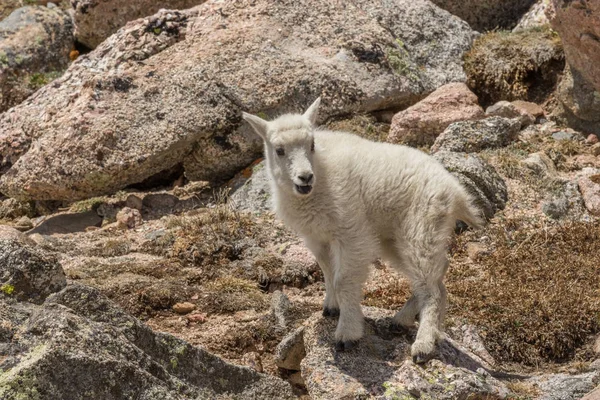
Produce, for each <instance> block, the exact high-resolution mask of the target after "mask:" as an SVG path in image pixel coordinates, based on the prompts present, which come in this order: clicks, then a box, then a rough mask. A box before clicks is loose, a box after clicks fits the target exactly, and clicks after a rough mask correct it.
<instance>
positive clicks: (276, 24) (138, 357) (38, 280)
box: [0, 0, 600, 400]
mask: <svg viewBox="0 0 600 400" xmlns="http://www.w3.org/2000/svg"><path fill="white" fill-rule="evenodd" d="M13 3H14V4H13ZM24 3H26V4H23V3H21V2H19V1H16V2H12V3H11V2H7V3H6V5H4V3H3V6H2V8H0V13H1V14H0V15H1V16H2V17H4V18H5V19H4V20H3V21H2V22H0V89H1V95H0V111H3V112H1V113H0V302H2V305H1V307H0V398H2V399H5V398H6V399H23V398H26V399H47V398H63V399H83V398H106V399H125V398H140V399H171V398H172V399H192V398H194V399H196V398H202V399H204V398H240V399H246V398H256V399H275V398H314V399H329V398H380V399H475V398H477V399H478V398H481V399H549V400H550V399H552V400H554V399H556V400H570V399H573V400H575V399H581V398H585V399H586V400H590V399H596V398H598V395H599V392H598V390H599V389H597V387H598V385H600V292H599V288H600V264H599V263H598V261H597V256H596V253H597V249H598V248H599V247H598V246H599V245H600V143H599V140H598V136H597V134H598V133H600V125H598V124H597V115H600V114H598V113H596V112H595V111H597V108H598V104H597V102H596V101H595V100H594V99H595V94H596V93H597V92H596V91H598V90H600V83H599V82H598V81H597V77H596V76H595V75H594V71H590V70H589V69H587V68H582V63H583V62H584V61H585V60H589V59H590V57H594V56H596V55H597V54H598V53H597V52H595V51H594V49H595V47H594V46H596V45H597V44H596V42H594V41H593V40H592V39H593V37H595V36H594V33H593V32H594V29H600V28H599V26H600V25H598V24H597V19H598V18H599V16H598V11H597V10H596V9H595V8H594V7H595V6H594V5H593V4H592V3H591V2H585V1H583V2H579V3H581V4H579V3H577V4H578V6H577V7H575V6H574V5H573V4H571V3H569V2H562V1H559V0H554V1H551V2H549V1H540V2H538V3H535V4H532V3H533V2H532V1H529V2H520V3H519V4H518V5H517V4H516V3H518V2H512V3H515V5H514V6H511V7H509V6H508V5H507V4H504V3H503V2H496V1H492V0H489V1H486V2H483V3H485V7H483V6H482V4H483V3H481V4H480V2H477V4H475V3H474V4H471V5H470V6H468V7H467V6H466V5H465V7H464V8H457V7H456V5H454V4H453V3H452V4H450V2H448V4H446V3H445V2H443V1H433V2H429V1H428V0H419V1H416V2H415V1H411V2H408V1H404V0H398V1H394V2H387V3H385V4H380V3H379V2H371V1H367V2H348V3H347V4H341V3H336V2H326V1H322V2H321V1H317V2H310V7H309V6H308V2H302V1H300V2H298V1H296V2H280V3H278V4H277V5H272V4H271V2H267V1H252V2H245V1H242V2H220V1H208V2H206V3H204V4H201V5H199V6H197V7H194V8H191V9H185V8H187V7H192V6H195V5H197V4H200V3H202V1H171V2H170V4H169V7H172V8H176V9H178V11H173V10H171V11H169V10H160V11H158V8H160V7H158V8H152V7H155V2H152V1H148V0H140V1H133V2H131V6H130V7H128V8H126V9H125V10H124V11H127V12H123V13H119V18H116V17H111V15H112V14H113V13H114V7H112V6H111V4H112V2H110V1H105V2H96V1H78V0H77V1H75V0H73V1H72V2H71V3H72V4H65V3H61V4H60V5H58V6H55V5H53V4H52V3H50V4H46V3H47V2H24ZM33 3H36V4H33ZM171 3H172V4H171ZM434 3H435V4H434ZM500 3H502V4H500ZM38 4H40V5H38ZM21 6H25V7H22V8H19V7H21ZM530 6H531V8H530V10H529V12H527V13H526V11H527V9H528V7H530ZM11 7H12V8H13V9H15V11H12V9H11ZM478 7H481V8H478ZM582 7H583V9H584V11H585V12H584V11H582ZM143 10H146V11H143ZM540 10H541V11H540ZM11 11H12V13H11ZM144 13H146V14H144ZM152 13H155V14H154V15H150V14H152ZM450 13H452V14H454V15H452V14H450ZM498 13H501V18H494V17H491V16H494V15H499V14H498ZM140 17H141V18H140ZM136 18H140V19H136ZM461 18H462V19H461ZM332 20H333V23H332ZM494 21H496V23H497V24H499V25H501V27H502V28H504V29H512V28H514V32H510V31H506V30H496V31H493V32H486V31H487V30H491V29H492V28H495V27H496V26H492V25H491V24H494ZM549 23H550V24H551V27H552V28H553V29H551V28H550V27H549V26H548V24H549ZM24 27H26V28H24ZM336 27H337V28H336ZM582 27H586V28H582ZM119 28H121V29H119ZM36 29H39V31H38V30H36ZM475 30H477V31H479V32H476V31H475ZM32 32H33V34H34V36H35V38H36V40H30V38H31V37H32V36H31V35H32ZM35 32H40V33H39V34H36V33H35ZM42 32H43V34H42ZM50 32H51V33H50ZM480 32H481V33H480ZM586 35H587V36H586ZM590 38H592V39H590ZM20 43H21V44H20ZM23 43H27V44H28V45H27V46H23V45H22V44H23ZM41 49H46V50H47V51H42V50H41ZM88 52H89V53H88ZM3 54H5V55H6V57H5V59H4V61H3V56H2V55H3ZM52 57H53V59H54V60H55V61H50V60H51V58H52ZM51 62H55V64H51ZM50 65H52V68H50V69H48V68H49V66H50ZM50 72H52V73H53V74H54V73H55V74H54V75H48V74H50ZM39 76H43V77H44V81H43V82H41V81H40V82H39V86H41V88H40V87H38V86H36V85H37V83H35V84H34V83H32V82H37V80H36V79H37V78H35V79H34V77H39ZM318 95H321V96H322V97H323V106H324V113H323V115H322V116H321V118H320V120H319V123H320V124H323V125H325V126H327V127H328V128H330V129H341V130H348V131H352V132H354V133H356V134H359V135H361V136H364V137H368V138H370V139H372V140H378V141H388V142H391V143H397V144H405V145H410V146H415V147H418V148H420V149H421V150H423V151H425V152H427V153H429V154H431V155H432V156H433V157H435V158H436V159H437V160H438V161H439V162H441V163H442V164H443V165H444V166H445V167H446V168H447V169H448V170H449V171H451V172H452V173H453V174H455V175H456V176H457V177H458V179H459V180H460V181H461V183H463V185H465V186H466V187H467V188H468V189H469V191H471V193H473V194H474V196H475V197H476V199H477V203H478V205H479V206H480V207H481V208H482V210H483V211H484V213H485V215H486V217H487V218H488V219H489V222H488V224H487V226H486V227H485V228H484V229H483V230H481V231H477V232H474V231H471V230H467V231H462V232H461V233H459V234H458V235H457V236H456V238H455V239H454V240H453V241H452V243H451V244H450V246H449V252H450V257H451V263H450V268H449V272H448V275H447V278H446V283H447V287H448V291H449V310H448V316H447V319H446V334H447V337H446V339H445V340H443V341H442V342H441V343H440V346H439V351H438V354H437V355H436V357H435V358H434V359H433V360H432V361H430V362H428V363H427V364H425V365H424V366H417V365H415V364H413V363H412V361H411V359H410V356H409V348H410V344H411V342H412V340H413V339H414V333H415V332H398V331H396V330H394V328H393V327H392V325H391V316H392V315H393V313H394V310H397V309H398V308H400V307H401V306H402V304H403V303H404V302H405V301H406V299H407V298H408V296H409V294H410V287H409V285H408V282H407V281H406V280H405V279H404V278H403V277H401V276H398V275H396V274H395V273H394V272H393V271H392V270H391V268H389V267H388V266H387V265H385V264H384V263H382V262H377V263H375V264H374V265H373V266H372V268H371V276H370V278H369V281H368V283H367V285H366V286H365V288H364V290H363V293H364V301H363V306H364V311H365V317H366V327H367V328H366V335H365V338H364V339H363V340H362V341H361V343H360V345H359V346H358V348H357V349H356V350H354V351H351V352H346V353H336V351H335V349H334V346H333V338H332V335H333V332H334V327H335V322H336V321H335V319H327V318H324V317H322V315H321V312H320V311H321V305H322V300H323V296H324V291H325V288H324V283H323V277H322V274H321V271H320V269H319V266H318V265H317V263H316V261H315V260H314V258H313V256H312V255H311V254H310V253H309V252H308V250H307V249H306V248H305V247H304V246H303V244H302V243H301V241H300V240H299V239H298V237H297V236H296V235H295V234H294V233H293V232H291V231H290V230H289V229H287V228H286V227H285V226H283V225H282V224H281V223H280V222H278V221H277V220H276V219H275V217H274V216H273V215H272V213H271V212H270V203H269V202H270V194H269V187H268V177H267V174H266V170H265V168H264V162H263V161H262V160H261V159H260V158H259V157H260V142H259V141H258V140H257V138H255V137H253V136H252V133H251V131H250V130H249V129H248V127H246V126H245V125H244V124H242V121H241V118H240V113H241V111H242V110H244V111H249V112H254V113H256V114H259V115H262V116H263V117H265V118H268V117H272V116H274V115H277V114H278V113H281V112H285V111H299V110H301V109H302V108H304V107H305V106H306V105H308V104H309V103H310V102H312V100H314V97H316V96H318ZM3 105H4V108H2V107H3ZM459 228H460V226H459ZM457 231H461V229H457Z"/></svg>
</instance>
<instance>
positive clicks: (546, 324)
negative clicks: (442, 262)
mask: <svg viewBox="0 0 600 400" xmlns="http://www.w3.org/2000/svg"><path fill="white" fill-rule="evenodd" d="M487 233H488V235H489V237H490V238H491V239H492V243H493V251H491V252H490V254H488V255H485V254H484V255H482V256H481V257H480V258H479V259H478V261H477V262H476V263H473V262H469V261H468V259H467V255H466V239H465V237H461V238H460V239H459V243H458V251H457V252H456V253H455V254H454V263H453V265H452V267H451V268H450V272H449V274H448V278H447V285H448V289H449V292H450V305H451V307H450V310H449V313H450V315H452V316H454V317H460V318H464V319H466V320H468V321H469V322H470V323H471V324H473V325H475V326H477V327H479V328H480V329H481V333H482V337H483V338H484V342H485V344H486V347H487V348H488V350H489V351H490V352H491V353H492V354H493V355H494V356H495V357H496V359H497V360H499V361H504V362H519V363H523V364H526V365H536V364H538V363H542V362H565V361H568V360H571V359H573V357H574V356H575V355H576V353H577V351H578V348H580V347H581V346H582V345H584V344H585V343H586V341H587V340H588V339H589V337H590V335H592V334H595V333H598V332H599V331H600V292H599V291H598V288H599V287H600V264H599V263H598V261H597V260H598V259H597V257H596V254H597V251H598V245H599V244H600V222H598V221H596V222H595V223H582V222H578V223H566V224H563V225H555V226H541V225H539V224H537V223H533V226H531V225H528V223H527V222H526V221H524V220H509V221H505V222H504V223H498V224H495V225H493V226H491V227H490V228H489V232H487Z"/></svg>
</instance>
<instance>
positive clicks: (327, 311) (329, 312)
mask: <svg viewBox="0 0 600 400" xmlns="http://www.w3.org/2000/svg"><path fill="white" fill-rule="evenodd" d="M323 316H324V317H339V316H340V309H339V308H329V307H323Z"/></svg>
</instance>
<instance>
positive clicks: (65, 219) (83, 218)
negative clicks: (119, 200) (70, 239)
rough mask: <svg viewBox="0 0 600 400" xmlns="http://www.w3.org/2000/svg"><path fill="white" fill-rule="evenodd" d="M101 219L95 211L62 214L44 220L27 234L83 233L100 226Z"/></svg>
mask: <svg viewBox="0 0 600 400" xmlns="http://www.w3.org/2000/svg"><path fill="white" fill-rule="evenodd" d="M101 224H102V218H101V217H100V216H99V215H98V213H97V212H96V211H86V212H82V213H62V214H56V215H52V216H51V217H48V218H46V219H44V220H43V221H42V222H41V223H40V224H39V225H38V226H36V227H35V228H33V229H31V230H30V231H28V232H27V233H28V234H33V233H39V234H41V235H52V234H55V233H61V234H65V233H74V232H83V231H85V229H86V228H87V227H90V226H98V227H99V226H100V225H101Z"/></svg>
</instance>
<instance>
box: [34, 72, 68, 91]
mask: <svg viewBox="0 0 600 400" xmlns="http://www.w3.org/2000/svg"><path fill="white" fill-rule="evenodd" d="M60 75H61V73H60V72H57V71H53V72H45V73H43V72H34V73H33V74H31V75H30V76H29V87H30V88H32V89H39V88H41V87H42V86H45V85H47V84H48V83H50V82H52V81H53V80H55V79H56V78H58V77H60Z"/></svg>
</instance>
